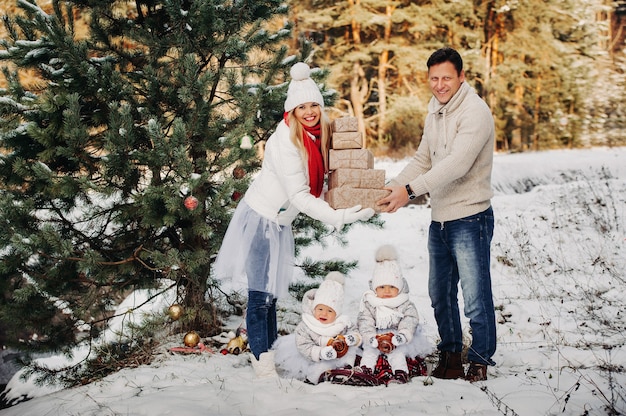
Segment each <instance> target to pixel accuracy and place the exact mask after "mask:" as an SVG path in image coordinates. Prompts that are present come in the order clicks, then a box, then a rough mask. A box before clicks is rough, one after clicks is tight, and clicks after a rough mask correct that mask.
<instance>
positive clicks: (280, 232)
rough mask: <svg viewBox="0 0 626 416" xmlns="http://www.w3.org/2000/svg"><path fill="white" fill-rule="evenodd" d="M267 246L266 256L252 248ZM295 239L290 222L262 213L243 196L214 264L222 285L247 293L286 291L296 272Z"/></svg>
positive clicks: (230, 289) (274, 293) (229, 290)
mask: <svg viewBox="0 0 626 416" xmlns="http://www.w3.org/2000/svg"><path fill="white" fill-rule="evenodd" d="M259 247H266V248H267V253H266V254H267V255H266V256H258V255H254V256H253V255H251V249H252V248H254V249H255V250H257V251H258V248H259ZM294 264H295V260H294V239H293V232H292V229H291V226H290V225H286V226H285V225H279V224H277V223H276V222H274V221H272V220H270V219H267V218H265V217H262V216H261V215H259V214H258V213H257V212H256V211H254V210H253V209H252V208H250V206H249V205H248V204H246V202H245V200H242V201H241V202H240V203H239V205H238V206H237V208H236V209H235V212H234V214H233V217H232V219H231V221H230V224H229V225H228V229H227V230H226V234H225V235H224V239H223V240H222V245H221V247H220V250H219V252H218V254H217V258H216V259H215V263H214V265H213V277H214V278H216V279H218V280H220V281H221V287H222V289H223V290H224V291H225V292H227V293H229V292H233V291H235V292H239V293H241V294H243V295H245V296H247V290H248V289H250V290H257V291H261V292H268V293H272V294H273V295H274V296H275V297H277V298H280V297H284V296H286V295H287V293H288V290H289V284H290V283H291V280H292V278H293V274H294V268H295V266H294Z"/></svg>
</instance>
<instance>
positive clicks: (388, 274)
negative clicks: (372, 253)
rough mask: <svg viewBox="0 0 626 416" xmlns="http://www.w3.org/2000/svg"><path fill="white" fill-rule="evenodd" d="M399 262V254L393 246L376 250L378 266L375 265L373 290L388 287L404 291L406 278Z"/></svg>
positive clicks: (385, 246)
mask: <svg viewBox="0 0 626 416" xmlns="http://www.w3.org/2000/svg"><path fill="white" fill-rule="evenodd" d="M397 260H398V253H397V252H396V249H395V248H394V247H393V246H391V245H384V246H381V247H379V248H378V250H376V265H374V276H373V277H372V289H373V290H376V288H377V287H379V286H386V285H389V286H393V287H395V288H398V290H402V288H403V286H404V277H402V271H401V270H400V265H399V264H398V262H397Z"/></svg>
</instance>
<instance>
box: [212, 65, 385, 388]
mask: <svg viewBox="0 0 626 416" xmlns="http://www.w3.org/2000/svg"><path fill="white" fill-rule="evenodd" d="M290 73H291V78H292V79H291V82H290V83H289V89H288V92H287V99H286V100H285V108H284V109H285V112H284V117H283V120H282V121H281V122H280V123H279V124H278V126H277V127H276V131H275V132H274V133H273V134H272V136H271V137H270V138H269V139H268V141H267V144H266V146H265V154H264V158H263V164H262V166H261V170H260V172H259V174H258V175H257V176H256V177H255V179H254V181H253V182H252V183H251V185H250V187H249V188H248V190H247V191H246V194H245V195H244V197H243V199H242V201H241V202H240V203H239V205H238V206H237V209H236V210H235V213H234V215H233V218H232V220H231V222H230V224H229V227H228V230H227V231H226V235H225V236H224V241H223V242H222V246H221V248H220V251H219V253H218V256H217V259H216V262H215V267H214V276H215V277H216V278H218V279H232V284H233V287H232V288H233V289H235V290H247V292H248V293H247V294H248V305H247V312H246V326H247V331H248V344H249V346H250V349H251V351H252V354H253V357H252V364H253V367H254V369H255V372H256V373H257V376H259V377H263V376H273V375H275V374H276V371H275V366H274V358H273V356H272V352H271V351H269V349H270V347H271V346H272V344H273V342H274V341H275V340H276V338H277V336H278V331H277V323H276V299H277V298H279V297H281V296H284V295H286V294H287V290H288V288H289V283H290V282H291V279H292V275H293V270H294V238H293V233H292V229H291V223H292V222H293V220H294V219H295V218H296V216H297V215H298V213H300V212H302V213H304V214H306V215H308V216H310V217H312V218H315V219H317V220H319V221H322V222H324V223H326V224H329V225H332V226H334V227H335V228H336V229H341V228H342V227H343V226H344V224H349V223H352V222H355V221H365V220H367V219H369V218H370V217H371V216H372V215H374V210H373V209H371V208H366V209H361V206H360V205H356V206H354V207H352V208H346V209H337V210H336V209H333V208H331V207H330V206H329V205H328V203H326V201H324V199H323V198H320V196H321V194H322V188H323V185H324V177H325V174H326V173H327V171H328V161H327V157H328V149H329V146H330V138H331V133H332V131H331V126H330V120H329V118H328V117H327V115H326V113H325V112H324V99H323V97H322V94H321V92H320V90H319V88H318V86H317V84H316V83H315V82H314V81H313V80H312V79H311V78H310V68H309V66H308V65H307V64H305V63H303V62H299V63H297V64H295V65H294V66H293V67H292V68H291V72H290ZM268 351H269V352H268Z"/></svg>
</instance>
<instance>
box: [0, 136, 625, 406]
mask: <svg viewBox="0 0 626 416" xmlns="http://www.w3.org/2000/svg"><path fill="white" fill-rule="evenodd" d="M405 163H406V161H405V160H402V161H393V160H387V159H378V160H377V161H376V166H375V167H376V168H378V169H385V170H386V171H387V176H388V177H393V176H394V175H395V174H397V173H398V172H399V171H400V169H402V167H403V166H404V164H405ZM625 169H626V148H600V149H585V150H558V151H546V152H538V153H520V154H498V155H496V157H495V161H494V172H493V184H494V190H495V196H494V198H493V207H494V211H495V216H496V229H495V234H494V240H493V245H492V259H493V261H492V279H493V289H494V299H495V304H496V309H497V310H496V317H497V320H498V322H499V324H498V350H497V352H496V355H495V356H494V357H493V358H494V360H495V361H496V363H497V365H496V366H495V367H490V368H489V379H488V380H487V381H484V382H478V383H475V384H470V383H468V382H465V381H462V380H438V379H435V380H434V383H433V384H432V385H426V384H425V383H424V381H425V377H416V378H413V380H412V381H411V382H410V383H409V384H406V385H391V386H389V387H384V386H379V387H354V386H341V385H334V384H330V383H320V384H319V385H317V386H313V385H308V384H304V383H302V382H300V381H297V380H292V379H285V378H269V379H257V378H255V376H254V373H253V370H252V367H251V366H250V363H249V356H248V354H241V355H222V354H220V353H219V352H217V351H210V352H209V351H207V352H203V353H201V354H192V355H172V354H169V353H168V352H167V348H168V347H169V346H172V345H174V344H175V345H180V344H182V335H181V336H180V340H177V339H173V340H172V341H171V342H170V344H169V345H168V344H163V345H162V346H161V347H160V353H159V354H158V355H157V356H156V357H155V360H154V361H153V362H152V363H151V364H150V365H143V366H140V367H138V368H132V369H131V368H125V369H122V370H120V371H119V372H117V373H115V374H112V375H109V376H108V377H106V378H104V379H102V380H100V381H97V382H94V383H91V384H88V385H84V386H80V387H75V388H70V389H63V390H58V391H52V389H50V388H49V387H48V388H41V387H37V386H35V384H34V383H33V382H32V381H23V380H20V379H19V374H17V375H15V376H14V377H13V379H12V380H11V381H10V383H9V388H10V391H9V397H13V398H18V397H20V395H22V394H27V395H28V396H30V397H34V398H33V399H32V400H29V401H25V402H22V403H19V404H17V405H15V406H13V407H10V408H7V409H4V410H0V415H1V416H12V415H81V416H85V415H118V414H123V415H179V414H210V415H267V414H272V415H275V416H281V415H294V414H298V415H319V414H334V413H335V412H337V414H340V415H342V416H349V415H376V416H381V415H393V416H401V415H416V414H428V415H485V416H489V415H502V414H504V415H520V416H521V415H529V416H535V415H557V414H558V415H606V414H624V413H625V412H626V387H625V386H626V374H625V372H624V371H625V367H626V347H625V346H624V344H625V341H626V335H625V334H626V318H625V314H626V307H625V304H624V297H623V293H624V287H625V286H626V276H625V274H624V270H626V256H624V249H625V248H626V247H625V246H626V233H625V226H626V222H625V221H624V219H625V215H626V213H625V209H624V207H625V206H626V204H625V198H626V170H625ZM381 217H382V219H383V220H384V221H385V226H384V228H383V229H380V230H378V229H373V228H371V227H368V226H365V225H363V224H357V225H355V226H353V227H352V228H351V229H350V231H349V232H348V235H347V241H348V244H346V245H341V244H339V243H336V242H334V241H330V240H329V241H326V242H325V243H326V245H325V246H324V247H322V246H315V247H310V248H307V249H305V250H303V253H302V256H303V257H305V256H306V257H312V258H315V259H333V258H335V259H336V258H340V259H343V260H347V261H351V260H358V262H359V267H358V269H356V270H354V271H352V272H351V273H350V274H349V275H348V277H347V279H346V306H345V307H344V310H346V311H348V312H349V311H352V312H353V315H354V316H355V315H356V311H357V309H358V302H359V298H360V296H361V294H362V293H363V291H365V290H366V288H367V282H368V280H369V278H370V277H371V272H372V269H373V267H374V252H375V250H376V249H377V248H378V247H379V246H380V245H381V244H385V243H392V244H394V245H395V246H396V248H397V249H398V255H399V261H400V263H401V265H402V268H403V272H404V275H405V276H406V277H407V279H408V282H409V284H410V289H411V299H412V300H413V301H414V303H415V304H416V306H417V308H418V311H419V313H420V317H421V321H422V324H423V325H424V330H425V332H426V334H427V336H428V337H429V339H431V340H432V342H433V345H435V344H436V328H435V323H434V318H433V314H432V310H431V307H430V301H429V299H428V294H427V284H426V283H427V276H428V254H427V249H426V236H427V230H428V224H429V220H430V210H429V208H428V207H426V206H420V205H409V206H407V207H405V208H402V209H401V210H399V211H398V212H397V213H395V214H382V215H381ZM297 278H301V276H300V275H299V276H297ZM149 298H150V296H149V294H146V293H136V294H134V299H127V300H126V301H125V303H124V305H123V307H126V308H128V310H129V315H132V316H136V317H140V314H139V312H140V311H139V308H138V305H140V304H141V303H143V302H144V301H146V300H147V299H149ZM461 302H462V301H461ZM167 304H168V302H167V299H165V300H162V301H161V303H159V301H158V299H154V300H152V301H151V302H149V304H147V305H146V306H149V307H150V308H149V310H150V311H152V312H151V313H162V311H163V307H164V305H167ZM279 306H280V310H281V314H280V316H279V320H280V323H281V328H282V329H284V330H290V329H292V328H293V325H294V324H295V322H297V315H296V314H295V313H293V311H297V310H299V305H298V304H297V303H296V302H295V301H294V300H291V299H283V300H281V301H280V302H279ZM141 313H146V309H143V308H142V309H141ZM127 318H128V317H127ZM241 320H242V318H241V317H232V319H231V321H230V322H229V323H230V326H231V327H230V329H235V328H236V327H237V326H238V325H239V324H240V323H241ZM118 324H119V322H116V323H115V325H118ZM465 324H466V326H467V322H466V321H465ZM53 360H57V361H62V360H59V358H58V357H51V358H49V359H47V361H46V362H48V363H49V362H51V361H53Z"/></svg>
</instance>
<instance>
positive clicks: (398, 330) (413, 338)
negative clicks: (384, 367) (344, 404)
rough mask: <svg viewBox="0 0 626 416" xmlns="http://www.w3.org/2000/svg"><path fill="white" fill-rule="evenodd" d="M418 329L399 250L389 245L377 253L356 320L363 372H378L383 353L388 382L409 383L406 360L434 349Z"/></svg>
mask: <svg viewBox="0 0 626 416" xmlns="http://www.w3.org/2000/svg"><path fill="white" fill-rule="evenodd" d="M418 326H419V317H418V314H417V308H416V307H415V304H413V302H411V301H410V300H409V287H408V284H407V281H406V279H404V277H403V276H402V272H401V270H400V266H399V265H398V263H397V253H396V250H395V248H394V247H393V246H390V245H384V246H381V247H380V248H379V249H378V250H377V251H376V265H375V266H374V274H373V277H372V280H371V281H370V290H368V291H366V292H365V293H364V294H363V297H362V298H361V305H360V307H359V314H358V317H357V327H358V330H359V333H360V334H361V336H362V337H363V355H362V357H361V362H360V367H361V370H362V371H363V372H364V373H366V374H373V373H375V372H376V364H377V362H378V358H379V356H380V355H381V354H384V355H385V356H386V359H387V361H388V363H389V365H390V366H391V371H392V376H391V378H390V379H389V380H387V383H400V384H404V383H407V382H408V381H409V369H408V364H407V357H408V358H413V357H416V356H418V355H420V354H424V353H426V352H428V351H429V350H430V348H431V347H430V345H429V344H430V343H429V342H428V341H427V340H426V338H425V337H424V336H423V335H422V334H421V330H420V329H419V328H418ZM374 375H375V374H374Z"/></svg>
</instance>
